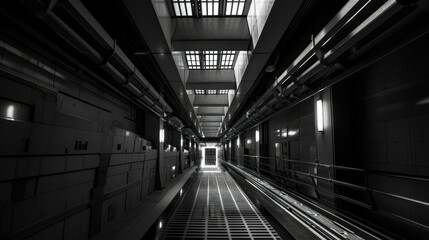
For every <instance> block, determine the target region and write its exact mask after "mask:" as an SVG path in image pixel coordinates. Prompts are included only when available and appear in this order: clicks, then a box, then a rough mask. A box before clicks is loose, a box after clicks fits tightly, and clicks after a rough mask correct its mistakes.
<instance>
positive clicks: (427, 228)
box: [245, 155, 429, 231]
mask: <svg viewBox="0 0 429 240" xmlns="http://www.w3.org/2000/svg"><path fill="white" fill-rule="evenodd" d="M245 156H250V155H245ZM265 158H267V157H265ZM259 170H260V171H264V172H267V173H268V174H270V175H272V176H275V177H278V178H281V179H284V180H286V181H289V182H293V183H296V184H299V185H303V186H306V187H309V188H311V189H314V190H315V191H316V194H318V193H317V192H323V193H325V194H328V195H331V196H333V197H336V198H338V199H342V200H344V201H347V202H350V203H353V204H355V205H358V206H361V207H363V208H366V209H371V210H374V211H376V212H378V213H380V214H382V215H385V216H389V217H393V218H397V219H399V220H401V221H403V222H406V223H408V224H412V225H414V226H417V227H418V228H421V229H424V230H425V231H429V226H426V225H424V224H422V223H420V222H417V221H415V220H412V219H409V218H407V217H404V216H400V215H397V214H394V213H392V212H389V211H386V210H383V209H379V208H378V207H377V205H376V202H375V201H374V200H373V199H372V200H370V203H367V202H365V201H359V200H356V199H352V198H350V197H347V196H345V195H342V194H339V193H336V192H334V191H330V190H328V189H323V188H319V187H318V185H317V184H314V182H313V185H312V184H310V183H306V182H303V181H300V180H298V179H293V178H290V177H286V176H279V175H275V174H274V173H273V172H271V171H268V170H265V169H259ZM282 171H286V172H292V173H297V174H301V175H306V176H308V177H310V178H317V179H320V180H323V181H328V182H330V183H332V184H339V185H343V186H346V187H351V188H354V189H357V190H362V191H364V192H367V193H368V194H369V195H370V198H372V194H373V193H376V194H380V195H384V196H387V197H391V198H395V199H399V200H403V201H407V202H410V203H413V204H419V205H421V206H424V207H429V203H428V202H424V201H420V200H416V199H412V198H409V197H404V196H401V195H397V194H392V193H387V192H383V191H379V190H375V189H371V188H368V187H362V186H359V185H355V184H351V183H346V182H342V181H338V180H334V179H330V178H325V177H321V176H317V175H314V174H310V173H304V172H300V171H294V170H289V169H282ZM246 172H252V171H251V170H249V169H246ZM252 174H254V173H252ZM266 177H267V176H266ZM268 179H269V177H268ZM270 181H271V180H270Z"/></svg>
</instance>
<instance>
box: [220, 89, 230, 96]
mask: <svg viewBox="0 0 429 240" xmlns="http://www.w3.org/2000/svg"><path fill="white" fill-rule="evenodd" d="M219 94H222V95H225V94H228V89H221V90H219Z"/></svg>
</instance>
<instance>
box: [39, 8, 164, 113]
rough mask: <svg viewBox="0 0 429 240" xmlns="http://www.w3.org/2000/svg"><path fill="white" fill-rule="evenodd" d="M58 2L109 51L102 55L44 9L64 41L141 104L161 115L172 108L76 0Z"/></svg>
mask: <svg viewBox="0 0 429 240" xmlns="http://www.w3.org/2000/svg"><path fill="white" fill-rule="evenodd" d="M61 4H62V6H63V7H64V8H65V9H66V10H67V11H69V12H70V13H71V15H72V16H73V17H74V18H75V19H76V20H77V21H78V22H79V24H81V25H82V27H83V28H84V29H85V30H86V31H87V32H88V33H89V34H90V35H91V36H92V37H94V39H96V40H97V43H98V44H100V45H101V46H102V47H103V48H104V49H106V50H109V51H111V52H110V54H109V56H107V57H104V56H102V55H101V54H100V53H98V52H97V51H96V50H95V49H94V48H93V47H92V46H91V45H90V44H89V43H88V42H86V41H85V40H84V39H83V38H82V37H81V36H80V35H79V34H77V33H76V32H75V31H74V30H73V29H72V28H71V27H70V26H69V25H67V24H66V23H65V22H64V21H62V20H61V18H60V17H58V16H57V15H56V14H55V13H53V12H52V11H48V12H46V16H45V18H47V19H49V20H50V21H47V22H48V23H49V24H50V25H51V27H53V28H54V29H55V30H57V31H58V32H59V33H61V35H62V36H63V37H64V38H65V39H66V40H67V41H69V42H70V43H71V44H72V45H74V46H75V47H76V48H78V49H79V50H80V51H82V52H83V53H84V54H85V55H86V56H88V57H89V58H90V59H91V60H92V61H93V62H95V63H97V64H99V65H100V67H101V68H102V69H104V70H105V71H106V72H107V73H108V74H109V75H111V76H112V77H113V78H114V79H115V80H116V81H117V82H118V83H120V84H121V85H123V86H124V87H125V88H126V89H128V90H129V91H130V92H131V93H132V94H133V95H134V96H135V97H136V98H137V100H138V102H140V101H141V102H143V103H145V104H144V105H145V106H146V107H147V106H148V105H149V106H151V107H152V108H153V109H155V110H156V112H158V113H160V114H161V115H163V114H164V113H171V112H172V109H171V107H170V106H169V105H168V104H167V103H166V102H165V100H164V99H163V98H162V97H161V96H160V95H159V94H158V93H157V92H156V90H155V89H154V88H153V87H152V86H151V84H150V83H149V82H148V81H147V80H146V78H145V77H144V76H143V75H142V74H141V73H140V71H139V70H138V69H136V67H135V65H134V64H133V63H132V62H131V60H130V59H129V58H128V57H127V56H126V55H125V53H124V52H123V51H122V50H121V48H120V47H119V46H117V45H116V41H115V40H113V39H112V38H111V37H110V36H109V35H108V34H107V32H106V31H105V30H104V29H103V28H102V26H101V25H100V24H99V23H98V22H97V21H96V20H95V18H94V17H93V16H92V15H91V14H90V13H89V11H88V10H87V9H86V8H85V7H84V6H83V4H82V3H81V2H80V1H79V0H68V1H62V2H61ZM52 8H53V7H52V6H51V8H50V9H51V10H52ZM111 59H114V60H115V61H116V62H118V63H119V64H120V65H121V67H123V68H124V69H125V70H126V72H127V76H125V75H124V74H122V73H121V72H120V71H119V70H118V69H116V68H115V67H114V66H113V65H112V64H111V63H110V61H111ZM133 80H135V81H137V83H139V84H140V85H142V86H143V91H142V89H139V88H137V87H136V86H135V85H134V84H133V83H132V81H133ZM149 96H150V97H149ZM152 99H153V100H152ZM154 100H155V101H154Z"/></svg>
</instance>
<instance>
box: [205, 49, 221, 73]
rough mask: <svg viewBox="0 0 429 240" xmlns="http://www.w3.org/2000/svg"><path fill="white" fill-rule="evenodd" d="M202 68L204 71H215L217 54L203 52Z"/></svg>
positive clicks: (215, 52)
mask: <svg viewBox="0 0 429 240" xmlns="http://www.w3.org/2000/svg"><path fill="white" fill-rule="evenodd" d="M203 59H204V61H203V63H204V64H203V68H204V69H217V68H218V67H217V60H218V52H217V51H204V52H203Z"/></svg>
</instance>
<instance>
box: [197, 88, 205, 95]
mask: <svg viewBox="0 0 429 240" xmlns="http://www.w3.org/2000/svg"><path fill="white" fill-rule="evenodd" d="M203 94H206V91H205V90H204V89H195V95H203Z"/></svg>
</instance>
